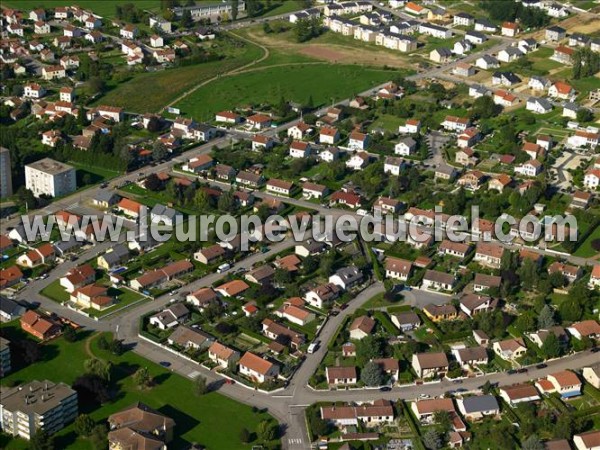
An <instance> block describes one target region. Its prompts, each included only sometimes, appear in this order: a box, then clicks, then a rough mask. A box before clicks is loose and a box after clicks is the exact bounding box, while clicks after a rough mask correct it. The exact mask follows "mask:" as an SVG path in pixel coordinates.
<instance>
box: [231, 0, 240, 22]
mask: <svg viewBox="0 0 600 450" xmlns="http://www.w3.org/2000/svg"><path fill="white" fill-rule="evenodd" d="M238 3H239V0H232V1H231V20H236V19H237V16H238V11H239V5H238Z"/></svg>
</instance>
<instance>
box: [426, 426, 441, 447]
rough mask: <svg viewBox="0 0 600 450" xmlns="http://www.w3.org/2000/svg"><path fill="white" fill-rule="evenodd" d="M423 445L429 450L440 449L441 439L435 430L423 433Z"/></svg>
mask: <svg viewBox="0 0 600 450" xmlns="http://www.w3.org/2000/svg"><path fill="white" fill-rule="evenodd" d="M423 445H425V447H427V448H428V449H430V450H438V449H440V448H442V438H441V436H440V433H438V432H437V431H436V430H433V429H431V430H427V431H426V432H425V433H423Z"/></svg>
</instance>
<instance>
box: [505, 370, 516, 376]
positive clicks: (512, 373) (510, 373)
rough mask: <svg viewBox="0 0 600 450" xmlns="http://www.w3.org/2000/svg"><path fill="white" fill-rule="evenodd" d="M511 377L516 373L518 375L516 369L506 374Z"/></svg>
mask: <svg viewBox="0 0 600 450" xmlns="http://www.w3.org/2000/svg"><path fill="white" fill-rule="evenodd" d="M506 373H507V374H509V375H514V374H515V373H517V371H516V370H515V369H510V370H509V371H508V372H506Z"/></svg>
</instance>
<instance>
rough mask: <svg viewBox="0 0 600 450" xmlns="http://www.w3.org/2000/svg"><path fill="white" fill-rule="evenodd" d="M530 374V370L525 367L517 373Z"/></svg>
mask: <svg viewBox="0 0 600 450" xmlns="http://www.w3.org/2000/svg"><path fill="white" fill-rule="evenodd" d="M527 372H529V369H526V368H525V367H523V368H522V369H519V370H517V373H527Z"/></svg>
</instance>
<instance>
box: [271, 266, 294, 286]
mask: <svg viewBox="0 0 600 450" xmlns="http://www.w3.org/2000/svg"><path fill="white" fill-rule="evenodd" d="M273 281H274V282H275V284H276V286H285V285H287V284H289V283H291V282H292V274H291V273H290V271H289V270H286V269H277V270H275V275H274V276H273Z"/></svg>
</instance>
